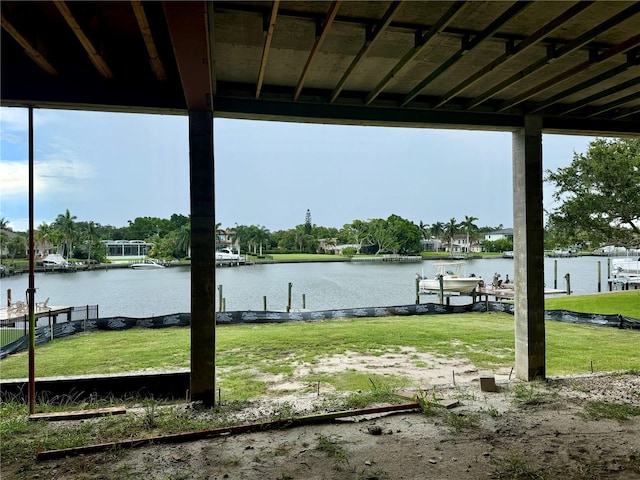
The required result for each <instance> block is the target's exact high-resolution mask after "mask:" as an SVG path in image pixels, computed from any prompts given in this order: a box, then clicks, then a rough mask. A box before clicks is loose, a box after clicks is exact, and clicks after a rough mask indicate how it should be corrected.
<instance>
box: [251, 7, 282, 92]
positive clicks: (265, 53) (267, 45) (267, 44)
mask: <svg viewBox="0 0 640 480" xmlns="http://www.w3.org/2000/svg"><path fill="white" fill-rule="evenodd" d="M279 6H280V0H275V1H274V2H273V5H272V7H271V14H270V15H269V27H268V28H267V35H266V37H265V39H264V48H263V49H262V59H261V60H260V70H259V72H258V82H257V85H256V99H258V98H260V91H261V90H262V82H263V81H264V72H265V71H266V70H267V59H268V58H269V50H270V49H271V40H272V39H273V31H274V30H275V28H276V18H277V16H278V7H279Z"/></svg>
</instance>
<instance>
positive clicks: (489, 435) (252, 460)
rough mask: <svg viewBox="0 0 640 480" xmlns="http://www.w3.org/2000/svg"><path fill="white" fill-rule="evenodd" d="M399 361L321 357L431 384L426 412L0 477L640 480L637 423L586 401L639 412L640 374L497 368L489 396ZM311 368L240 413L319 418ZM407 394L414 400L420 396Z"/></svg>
mask: <svg viewBox="0 0 640 480" xmlns="http://www.w3.org/2000/svg"><path fill="white" fill-rule="evenodd" d="M403 357H404V358H405V359H406V357H407V356H406V355H402V354H401V355H385V356H382V357H373V358H363V357H362V356H355V355H350V354H348V353H347V354H345V355H343V356H336V357H334V358H332V359H328V360H330V361H327V362H324V361H323V362H322V365H323V367H322V368H327V369H329V370H330V371H336V370H340V369H356V370H358V369H366V370H367V371H371V370H373V371H376V373H380V372H381V371H384V372H387V373H390V374H401V375H405V376H407V375H410V376H412V377H413V378H414V379H415V381H416V384H417V385H425V388H424V390H423V396H424V398H425V399H426V400H427V404H426V405H427V411H426V412H420V411H405V412H400V413H395V414H388V415H382V414H379V415H374V416H370V417H356V418H353V417H352V418H345V419H341V420H334V421H331V422H329V423H324V424H316V425H310V426H302V427H293V428H287V429H280V430H270V431H260V432H255V433H244V434H238V435H228V436H224V437H220V438H212V439H205V440H198V441H192V442H188V443H180V444H168V445H147V446H143V447H138V448H132V449H122V450H118V451H115V452H114V451H112V452H107V453H98V454H91V455H84V456H74V457H68V458H63V459H56V460H50V461H44V462H38V463H36V464H35V465H11V466H9V468H6V469H4V471H3V472H2V479H5V478H30V479H31V478H40V479H85V478H99V479H163V480H166V479H172V480H175V479H460V480H466V479H479V478H495V479H555V478H562V479H563V480H567V479H569V480H571V479H610V478H611V479H639V480H640V416H634V417H631V418H630V419H627V420H611V419H594V418H593V417H590V416H588V415H585V413H586V412H587V408H588V406H589V405H590V402H602V401H605V402H609V403H617V404H625V405H628V406H632V407H635V408H640V376H638V375H630V374H625V375H605V374H602V375H590V376H579V377H567V378H555V379H550V380H548V381H547V382H534V383H531V384H526V383H522V382H518V381H515V380H514V379H511V380H509V378H508V377H509V373H510V372H508V371H506V372H497V373H498V374H497V375H496V380H497V384H498V391H497V392H482V391H481V390H480V387H479V382H478V371H477V370H476V369H475V368H474V367H473V366H472V365H469V364H466V363H462V362H454V363H449V362H448V361H445V360H443V359H439V358H433V357H432V358H426V357H425V358H422V359H421V361H424V362H425V363H426V364H427V365H429V368H423V369H417V368H416V367H415V365H414V366H413V367H411V368H408V365H407V364H405V362H406V360H403ZM412 362H415V358H413V359H412ZM374 364H375V365H376V367H375V368H374V367H373V365H374ZM305 368H309V367H308V366H305V365H301V366H299V368H298V370H299V371H298V372H297V373H296V374H294V375H293V377H292V378H287V379H281V378H277V377H274V378H271V379H270V382H271V383H270V387H271V394H272V395H276V394H277V396H276V397H270V398H269V399H263V400H260V401H257V402H255V403H254V404H253V405H252V406H251V409H250V410H247V411H245V412H242V413H241V415H244V418H246V419H247V420H248V421H253V420H254V419H255V418H256V416H259V415H263V414H265V413H268V412H269V410H272V411H277V410H278V408H281V406H282V405H283V404H286V405H287V406H288V407H290V408H291V410H292V411H293V412H295V413H296V414H304V413H305V412H309V411H311V410H312V409H313V406H314V404H316V405H317V404H318V403H319V402H321V401H322V397H323V395H325V394H326V395H328V394H329V392H327V391H326V390H327V389H326V388H325V387H324V386H323V388H322V390H321V393H320V396H318V394H317V392H308V388H307V392H308V393H299V392H300V391H301V389H304V388H306V387H308V386H305V385H302V384H299V382H296V380H295V378H296V376H297V375H298V374H303V373H304V369H305ZM453 372H456V373H455V378H456V385H455V386H454V385H453ZM297 392H298V393H297ZM405 394H406V395H407V396H408V398H407V402H410V401H412V399H411V397H412V396H413V395H415V394H416V391H415V390H409V391H406V392H405ZM285 402H286V403H285ZM445 406H448V407H451V408H445ZM184 408H187V409H190V410H191V411H192V414H193V415H200V414H202V415H207V414H209V413H206V412H200V410H198V409H197V408H194V406H191V405H185V406H184Z"/></svg>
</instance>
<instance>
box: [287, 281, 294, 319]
mask: <svg viewBox="0 0 640 480" xmlns="http://www.w3.org/2000/svg"><path fill="white" fill-rule="evenodd" d="M292 286H293V283H291V282H289V287H288V291H289V293H288V296H287V313H289V312H290V311H291V287H292Z"/></svg>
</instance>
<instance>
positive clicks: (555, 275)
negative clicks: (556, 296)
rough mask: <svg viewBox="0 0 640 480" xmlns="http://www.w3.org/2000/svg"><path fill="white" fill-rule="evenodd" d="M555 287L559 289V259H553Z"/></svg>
mask: <svg viewBox="0 0 640 480" xmlns="http://www.w3.org/2000/svg"><path fill="white" fill-rule="evenodd" d="M553 288H554V289H556V290H557V289H558V260H554V261H553Z"/></svg>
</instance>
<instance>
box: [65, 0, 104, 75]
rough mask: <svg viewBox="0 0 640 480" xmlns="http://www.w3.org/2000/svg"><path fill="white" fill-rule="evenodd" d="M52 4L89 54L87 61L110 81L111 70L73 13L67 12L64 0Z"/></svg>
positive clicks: (67, 8)
mask: <svg viewBox="0 0 640 480" xmlns="http://www.w3.org/2000/svg"><path fill="white" fill-rule="evenodd" d="M53 3H54V4H55V6H56V7H58V10H59V11H60V14H61V15H62V17H63V18H64V19H65V21H66V22H67V24H68V25H69V27H71V30H72V31H73V33H74V34H75V36H76V38H77V39H78V41H79V42H80V44H81V45H82V46H83V48H84V49H85V51H86V52H87V53H88V54H89V60H91V63H93V66H94V67H96V70H98V72H99V73H100V75H102V76H103V77H104V78H106V79H112V78H113V74H112V73H111V69H110V68H109V66H108V65H107V62H105V60H104V58H102V56H101V55H100V54H99V53H98V51H97V50H96V48H95V47H94V46H93V43H92V42H91V40H89V37H87V35H86V34H85V33H84V30H82V27H81V26H80V24H79V23H78V22H77V20H76V18H75V17H74V16H73V13H71V10H69V7H68V6H67V4H66V3H65V2H64V0H54V2H53Z"/></svg>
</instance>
